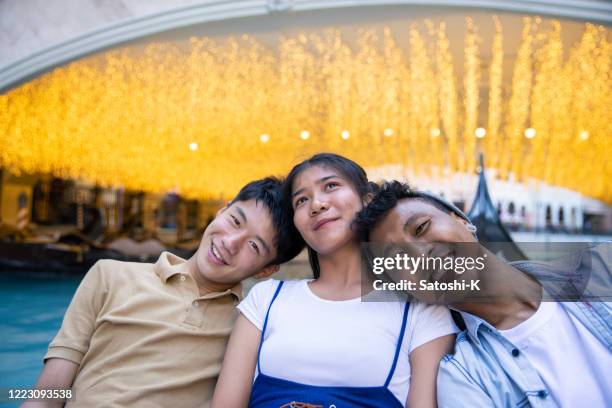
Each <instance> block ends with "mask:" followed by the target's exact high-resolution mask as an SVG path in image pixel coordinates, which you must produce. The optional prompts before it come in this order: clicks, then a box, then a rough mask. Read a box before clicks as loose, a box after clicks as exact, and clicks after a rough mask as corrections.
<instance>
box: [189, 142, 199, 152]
mask: <svg viewBox="0 0 612 408" xmlns="http://www.w3.org/2000/svg"><path fill="white" fill-rule="evenodd" d="M189 150H191V151H192V152H195V151H196V150H198V144H197V143H196V142H191V143H189Z"/></svg>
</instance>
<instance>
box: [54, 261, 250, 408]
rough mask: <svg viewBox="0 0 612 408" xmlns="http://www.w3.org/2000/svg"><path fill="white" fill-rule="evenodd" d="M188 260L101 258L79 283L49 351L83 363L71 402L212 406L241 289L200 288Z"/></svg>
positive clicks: (70, 403) (145, 405)
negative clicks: (151, 261) (215, 290)
mask: <svg viewBox="0 0 612 408" xmlns="http://www.w3.org/2000/svg"><path fill="white" fill-rule="evenodd" d="M185 267H186V261H185V260H184V259H181V258H179V257H177V256H175V255H173V254H171V253H169V252H164V253H163V254H162V255H161V256H160V257H159V260H158V261H157V262H156V263H155V264H145V263H135V262H134V263H132V262H118V261H112V260H103V261H99V262H97V263H96V264H95V265H94V266H93V267H92V268H91V270H89V272H88V273H87V275H85V277H84V278H83V281H82V282H81V284H80V286H79V288H78V289H77V291H76V293H75V295H74V298H73V299H72V302H71V303H70V306H69V307H68V310H67V311H66V315H65V316H64V321H63V323H62V327H61V329H60V331H59V333H58V334H57V336H55V338H54V339H53V341H52V342H51V344H50V345H49V351H48V352H47V355H46V356H45V360H46V359H48V358H63V359H66V360H70V361H73V362H75V363H77V364H79V365H80V366H79V370H78V372H77V375H76V378H75V381H74V384H73V387H72V395H73V398H72V400H71V401H69V402H68V404H67V406H70V407H87V408H90V407H172V408H175V407H206V406H208V405H209V404H210V399H211V397H212V393H213V390H214V387H215V383H216V380H217V376H218V375H219V370H220V368H221V361H222V358H223V353H224V352H225V347H226V344H227V340H228V337H229V334H230V332H231V330H232V326H233V324H234V321H235V319H236V309H235V306H236V305H237V304H238V302H239V301H240V298H241V297H242V287H241V286H240V284H238V285H236V286H235V287H233V288H231V289H228V290H226V291H225V292H222V293H208V294H206V295H204V296H201V295H200V294H199V290H198V287H197V285H196V282H195V281H194V280H193V278H192V277H191V275H190V274H189V273H188V272H187V270H186V268H185Z"/></svg>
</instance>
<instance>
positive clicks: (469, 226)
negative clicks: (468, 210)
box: [450, 212, 476, 234]
mask: <svg viewBox="0 0 612 408" xmlns="http://www.w3.org/2000/svg"><path fill="white" fill-rule="evenodd" d="M450 216H451V217H452V218H454V219H455V220H457V221H459V222H460V223H461V224H463V226H464V227H465V229H467V230H468V231H469V232H470V233H471V234H476V226H474V224H472V223H471V222H469V221H468V220H466V219H465V218H462V217H460V216H458V215H457V214H455V213H454V212H451V213H450Z"/></svg>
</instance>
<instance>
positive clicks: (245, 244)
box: [195, 200, 277, 284]
mask: <svg viewBox="0 0 612 408" xmlns="http://www.w3.org/2000/svg"><path fill="white" fill-rule="evenodd" d="M276 235H277V231H276V229H275V228H274V226H273V223H272V217H271V215H270V212H269V210H268V208H267V207H266V206H265V205H264V204H263V203H262V202H257V203H256V201H255V200H247V201H237V202H234V203H232V204H231V205H230V206H229V207H225V208H223V209H221V210H220V211H219V212H218V213H217V216H216V217H215V219H214V220H213V221H212V222H211V223H210V224H209V225H208V227H207V228H206V231H204V236H203V237H202V241H201V242H200V246H199V248H198V250H197V252H196V254H195V259H196V264H197V269H198V273H199V274H200V275H201V277H202V278H204V279H205V280H207V281H210V282H214V283H218V284H233V283H238V282H240V281H242V280H243V279H245V278H248V277H251V276H253V275H255V274H257V273H260V272H262V271H263V270H266V269H269V268H274V266H273V265H269V263H270V262H272V260H274V259H275V258H276V254H277V248H276V245H275V239H276Z"/></svg>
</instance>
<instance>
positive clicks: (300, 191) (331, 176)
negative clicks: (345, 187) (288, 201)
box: [291, 174, 341, 198]
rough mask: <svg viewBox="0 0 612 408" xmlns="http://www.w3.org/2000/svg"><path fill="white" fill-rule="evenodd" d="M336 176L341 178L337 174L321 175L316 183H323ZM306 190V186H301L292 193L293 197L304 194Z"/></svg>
mask: <svg viewBox="0 0 612 408" xmlns="http://www.w3.org/2000/svg"><path fill="white" fill-rule="evenodd" d="M334 178H337V179H341V178H340V177H339V176H337V175H335V174H331V175H329V176H325V177H321V178H320V179H319V180H317V181H316V183H317V184H323V183H325V182H326V181H328V180H331V179H334ZM304 190H306V189H305V188H300V189H299V190H297V191H296V192H295V193H293V194H291V198H294V197H295V196H297V195H300V194H302V193H303V192H304Z"/></svg>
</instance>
